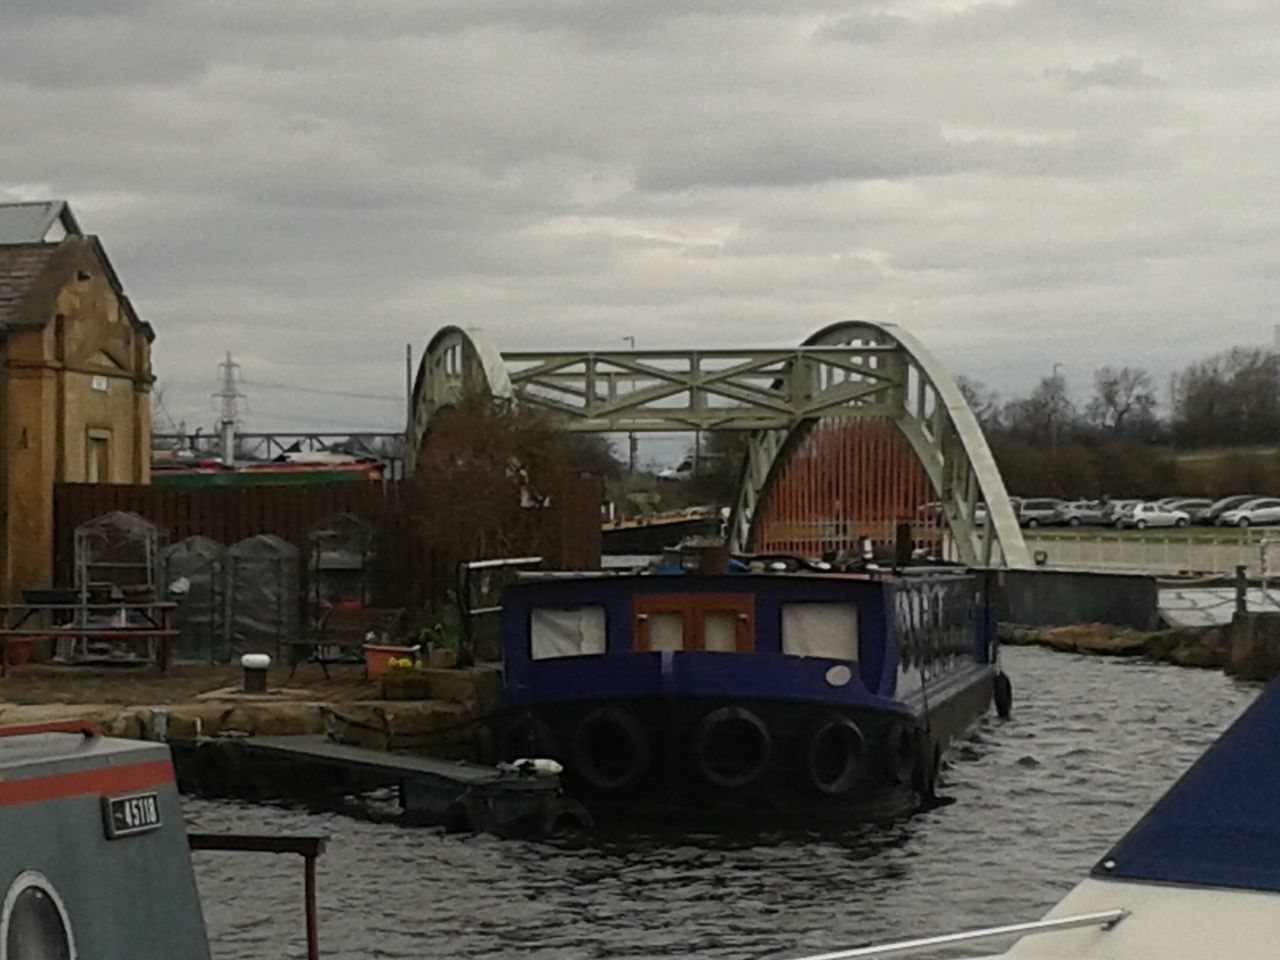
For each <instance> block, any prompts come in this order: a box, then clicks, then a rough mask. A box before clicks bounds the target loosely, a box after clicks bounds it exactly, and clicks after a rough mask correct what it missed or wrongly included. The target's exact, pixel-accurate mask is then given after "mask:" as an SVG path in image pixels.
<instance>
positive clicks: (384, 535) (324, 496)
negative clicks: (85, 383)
mask: <svg viewBox="0 0 1280 960" xmlns="http://www.w3.org/2000/svg"><path fill="white" fill-rule="evenodd" d="M409 490H410V488H409V487H408V486H407V485H405V484H402V483H397V482H387V483H374V482H351V483H329V484H317V485H315V486H306V485H298V484H291V485H287V486H270V485H263V486H248V487H150V486H134V485H128V484H104V483H63V484H58V485H57V486H56V487H55V489H54V578H55V583H58V584H71V583H73V582H74V579H75V530H76V527H78V526H79V525H80V524H82V523H85V522H86V521H88V520H92V519H95V518H97V517H100V516H102V515H103V514H105V513H110V512H111V511H113V510H127V511H130V512H133V513H136V514H138V515H140V516H142V517H144V518H145V519H147V520H149V521H151V522H152V523H154V524H156V526H158V527H159V528H160V529H161V531H162V535H163V537H164V540H165V542H167V543H175V542H177V541H179V540H184V539H186V538H187V537H190V536H193V535H196V534H200V535H202V536H206V537H209V538H211V539H213V540H217V541H219V542H220V543H224V544H226V545H228V546H230V545H232V544H235V543H236V542H238V541H240V540H243V539H244V538H245V537H250V536H254V535H257V534H263V533H270V534H274V535H276V536H278V537H280V538H282V539H284V540H287V541H289V542H290V543H292V544H293V545H294V546H296V547H297V548H298V550H299V552H300V553H301V556H302V558H303V559H302V564H301V567H302V576H303V586H304V595H305V583H306V557H307V553H308V536H309V534H310V532H311V530H312V529H313V528H314V527H316V526H317V525H318V524H319V523H320V522H321V521H323V520H325V519H327V518H329V517H332V516H334V515H336V514H342V513H348V514H352V515H354V516H358V517H361V518H362V519H364V520H366V521H368V522H369V523H371V524H372V525H373V526H374V529H375V531H376V533H377V542H378V544H379V546H378V569H377V570H376V571H375V575H376V579H377V581H378V584H379V586H380V588H381V589H380V590H379V591H378V592H379V593H381V594H382V596H381V597H380V602H383V603H386V604H388V605H394V606H407V607H413V608H418V609H421V608H425V607H430V606H433V605H434V603H435V602H436V601H438V600H439V599H441V598H442V597H443V594H444V591H445V590H446V589H448V588H449V587H451V586H452V585H453V583H454V580H453V578H454V568H455V566H456V562H457V561H458V560H461V559H473V558H472V557H469V556H467V550H466V548H465V546H464V545H459V549H458V552H457V555H456V556H451V557H444V556H441V555H434V556H433V555H429V554H428V551H427V550H426V548H425V547H424V546H423V542H422V541H423V539H424V538H423V537H421V536H418V535H416V534H417V531H416V530H415V526H416V525H419V524H424V523H429V522H430V519H429V518H421V517H417V516H415V514H414V511H413V510H412V509H411V504H410V503H409V502H408V500H409ZM599 503H600V482H599V480H598V478H595V477H587V476H583V477H577V476H575V477H571V478H569V479H568V480H567V481H566V483H565V486H564V487H563V489H562V491H561V495H560V496H559V497H558V498H557V502H556V503H554V504H553V508H552V509H550V510H548V511H547V518H546V522H547V525H548V527H549V528H550V529H547V530H546V531H545V535H544V536H543V537H542V538H541V540H542V547H543V549H544V551H545V552H544V555H545V556H546V557H547V560H548V564H547V565H548V566H550V567H552V568H560V569H580V570H581V569H594V568H597V567H598V566H599V563H600V520H599Z"/></svg>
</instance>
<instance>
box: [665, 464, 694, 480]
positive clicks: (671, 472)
mask: <svg viewBox="0 0 1280 960" xmlns="http://www.w3.org/2000/svg"><path fill="white" fill-rule="evenodd" d="M692 476H693V461H692V460H682V461H681V462H680V466H678V467H664V468H663V469H661V470H659V471H658V479H659V480H688V479H689V478H690V477H692Z"/></svg>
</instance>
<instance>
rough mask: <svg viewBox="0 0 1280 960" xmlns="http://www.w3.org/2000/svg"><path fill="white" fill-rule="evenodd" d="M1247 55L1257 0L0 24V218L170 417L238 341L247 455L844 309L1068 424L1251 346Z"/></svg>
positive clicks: (323, 5) (496, 8) (201, 394)
mask: <svg viewBox="0 0 1280 960" xmlns="http://www.w3.org/2000/svg"><path fill="white" fill-rule="evenodd" d="M1277 41H1280V5H1278V4H1276V3H1274V2H1273V0H1215V2H1214V3H1206V2H1203V0H1007V2H978V3H974V2H965V0H956V2H935V0H879V2H863V0H841V2H835V0H616V2H611V0H367V2H356V0H270V2H262V0H217V2H209V0H78V2H77V0H4V2H3V4H2V5H0V197H2V198H12V199H30V198H45V197H60V198H68V199H70V200H71V201H72V204H73V207H74V209H75V210H76V211H77V213H78V215H79V218H80V221H81V224H82V226H84V228H85V229H86V230H88V231H90V232H94V233H97V234H99V235H100V236H101V237H102V238H103V240H104V242H105V244H106V247H107V250H108V252H109V254H110V255H111V257H112V258H113V260H114V262H115V264H116V267H117V269H118V270H119V272H120V274H121V275H122V277H123V279H124V283H125V286H126V289H127V290H128V292H129V293H130V294H131V296H132V298H133V300H134V302H135V304H136V306H137V308H138V310H139V312H140V313H141V315H142V316H143V317H144V318H145V319H146V320H148V321H150V322H151V324H152V325H153V326H154V327H155V328H156V331H157V334H158V340H157V343H156V358H155V370H156V373H157V375H158V377H159V379H160V384H161V386H162V387H163V390H164V399H165V405H166V407H167V408H168V410H169V411H170V412H171V413H172V415H173V416H174V417H175V418H178V419H185V420H187V421H188V423H189V424H191V423H195V422H200V421H202V420H208V419H210V418H211V412H210V411H211V407H210V402H209V398H208V395H209V393H210V392H211V391H212V390H213V389H214V388H215V383H214V379H215V374H216V365H217V362H218V360H219V359H220V357H221V355H222V354H223V353H224V352H225V351H227V350H230V351H232V352H233V353H234V354H235V356H236V359H237V360H238V361H239V362H240V363H241V364H242V366H243V375H244V379H245V381H246V384H247V385H246V387H245V391H246V392H247V393H248V394H249V395H250V409H249V412H248V413H247V414H246V417H245V419H246V422H247V425H248V426H250V427H251V428H257V429H269V428H285V427H299V428H313V427H314V428H318V427H321V426H331V427H334V428H347V427H376V426H382V425H386V426H388V427H398V426H400V425H401V424H402V422H403V419H402V413H401V407H400V406H399V405H398V404H397V402H396V400H395V398H396V397H397V396H402V395H403V390H404V387H403V382H404V372H403V369H404V348H405V344H406V343H412V344H414V345H415V348H420V347H421V346H422V345H424V344H425V343H426V341H427V340H428V339H429V338H430V336H431V333H432V332H433V331H434V330H435V329H436V328H437V327H438V326H440V325H441V324H445V323H458V324H462V325H464V326H480V327H484V328H486V329H487V331H488V332H489V333H490V335H491V336H492V337H493V339H494V340H495V341H496V342H497V343H498V344H499V346H501V347H505V348H511V349H515V348H526V349H528V348H539V347H547V348H559V347H582V348H587V347H596V348H617V347H619V346H621V344H622V338H624V337H627V336H634V337H635V338H636V340H637V342H638V343H639V345H641V346H645V347H662V346H698V345H720V344H734V345H739V344H742V345H746V344H752V345H757V344H758V345H778V344H794V343H797V342H798V341H799V340H801V339H802V338H803V337H804V336H805V335H807V334H808V333H809V332H811V331H813V330H814V329H816V328H817V327H819V326H822V325H824V324H827V323H829V322H831V321H833V320H837V319H841V318H848V317H866V318H871V319H878V320H887V321H892V322H895V323H898V324H901V325H903V326H906V327H908V328H909V329H910V330H912V331H913V332H914V333H915V334H917V335H918V336H919V337H921V338H922V339H923V340H924V341H925V342H926V343H927V344H929V345H930V346H931V347H932V348H933V349H934V351H935V352H936V353H937V354H938V355H939V356H940V357H941V358H942V359H943V361H944V362H945V363H946V365H947V366H948V367H949V368H950V369H951V370H953V371H954V372H964V373H968V374H970V375H974V376H977V377H980V378H982V379H984V380H986V381H988V382H989V383H990V384H992V385H993V386H995V387H997V388H999V389H1000V390H1001V391H1002V392H1003V393H1005V394H1006V395H1009V394H1013V393H1017V392H1020V391H1025V390H1027V389H1028V388H1029V387H1030V386H1031V385H1032V384H1033V383H1034V381H1035V380H1036V379H1037V378H1038V377H1039V376H1042V375H1044V374H1046V373H1048V372H1049V370H1050V369H1051V368H1052V365H1053V364H1054V363H1055V362H1061V363H1063V364H1064V372H1065V373H1066V375H1067V376H1068V378H1069V379H1070V380H1071V381H1072V385H1073V388H1074V389H1075V390H1076V391H1077V393H1078V394H1083V393H1085V391H1086V389H1087V384H1088V381H1089V378H1090V375H1091V372H1092V370H1093V369H1094V368H1096V367H1097V366H1099V365H1101V364H1104V363H1110V364H1140V365H1143V366H1147V367H1149V368H1150V369H1151V370H1152V371H1153V372H1156V373H1158V374H1160V375H1162V376H1163V375H1164V374H1166V373H1167V372H1168V371H1169V370H1171V369H1176V368H1178V367H1180V366H1182V365H1184V364H1186V363H1187V362H1189V361H1191V360H1194V359H1197V358H1200V357H1202V356H1205V355H1207V354H1209V353H1212V352H1216V351H1218V350H1220V349H1224V348H1226V347H1229V346H1231V345H1232V344H1235V343H1254V344H1261V343H1268V342H1270V340H1271V337H1272V325H1273V324H1274V323H1275V322H1277V321H1280V316H1277V314H1276V311H1274V310H1273V309H1272V305H1273V303H1274V302H1275V301H1276V299H1277V294H1278V293H1280V270H1278V269H1277V267H1276V264H1277V262H1278V261H1280V204H1277V203H1276V202H1275V197H1276V195H1277V192H1278V191H1277V189H1276V187H1277V178H1278V177H1280V173H1278V171H1280V163H1278V162H1277V156H1278V154H1280V150H1278V148H1280V57H1277V56H1276V48H1277ZM255 384H257V385H256V386H255ZM271 385H285V386H289V385H294V386H303V387H309V388H311V389H313V390H335V391H344V392H348V393H352V394H360V395H367V396H366V397H354V396H353V397H335V396H331V395H328V394H324V393H307V394H303V393H291V392H289V391H287V390H282V389H280V386H271Z"/></svg>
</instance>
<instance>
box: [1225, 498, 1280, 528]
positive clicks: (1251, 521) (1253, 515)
mask: <svg viewBox="0 0 1280 960" xmlns="http://www.w3.org/2000/svg"><path fill="white" fill-rule="evenodd" d="M1269 523H1280V500H1277V499H1276V498H1274V497H1260V498H1259V499H1257V500H1250V501H1248V502H1247V503H1244V504H1241V505H1240V506H1238V507H1236V508H1235V509H1234V510H1224V511H1223V512H1222V513H1221V514H1219V516H1218V520H1217V524H1218V526H1220V527H1260V526H1263V525H1265V524H1269Z"/></svg>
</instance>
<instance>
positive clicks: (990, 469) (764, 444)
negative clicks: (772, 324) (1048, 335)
mask: <svg viewBox="0 0 1280 960" xmlns="http://www.w3.org/2000/svg"><path fill="white" fill-rule="evenodd" d="M804 343H805V346H833V345H840V346H845V347H848V348H850V349H851V351H852V355H851V360H852V361H853V362H852V363H851V365H850V368H847V369H845V370H844V371H840V370H828V371H826V372H825V373H823V374H820V375H819V376H817V377H816V378H815V379H814V382H813V383H812V388H813V389H815V390H818V391H821V390H827V389H830V388H831V386H832V383H831V382H830V378H835V379H841V378H843V379H844V381H845V383H846V384H848V383H857V384H862V385H864V386H865V389H864V390H860V391H856V392H853V393H852V396H851V399H849V400H848V401H847V402H846V403H844V405H843V406H842V407H841V408H840V409H838V410H834V411H828V412H827V413H826V414H824V416H823V417H822V418H817V417H811V418H805V419H801V420H798V421H796V422H794V423H792V424H790V425H789V426H786V427H783V428H779V429H768V430H755V431H753V432H752V433H751V437H750V440H749V442H748V445H747V454H746V457H745V462H744V464H743V472H742V480H741V484H740V486H739V490H738V496H737V500H736V502H735V504H734V509H733V513H732V515H731V518H730V527H729V545H730V547H731V548H732V549H735V550H740V551H746V550H750V549H752V548H753V547H757V546H759V545H761V542H762V541H763V540H765V539H766V538H765V536H764V535H765V533H766V531H765V530H764V529H763V526H764V522H765V521H766V519H767V514H768V512H769V511H768V506H769V499H770V496H771V495H774V494H776V493H778V491H779V488H780V486H781V484H782V482H783V476H782V474H783V470H784V468H785V467H786V466H787V465H788V463H789V462H790V459H791V458H792V457H794V456H797V455H799V454H800V453H801V452H802V450H803V446H804V443H805V441H806V440H807V439H809V438H810V437H811V436H812V434H813V431H814V430H815V428H817V427H818V426H819V424H820V423H826V422H830V421H831V420H832V419H837V418H839V419H845V420H851V421H854V422H857V421H859V420H862V421H869V420H880V421H882V422H888V423H891V424H892V425H893V426H894V427H895V428H896V431H897V434H898V435H899V436H900V437H901V438H902V439H903V440H905V441H906V444H907V445H908V446H909V448H910V451H911V453H912V454H913V455H914V459H915V461H916V462H917V463H918V464H919V465H920V467H921V468H923V471H924V474H925V476H926V477H927V479H928V483H929V485H930V486H931V487H932V489H933V491H934V495H935V496H936V498H937V501H938V503H939V505H940V512H941V516H942V519H943V520H945V525H946V527H947V530H948V532H949V534H950V537H951V542H952V543H953V544H954V549H955V552H956V554H957V559H959V560H961V561H963V562H965V563H968V564H971V565H974V566H992V565H998V566H1012V567H1025V566H1029V563H1030V561H1029V557H1028V555H1027V548H1026V544H1025V542H1024V541H1023V539H1022V531H1021V529H1020V528H1019V526H1018V522H1017V518H1016V517H1015V516H1014V513H1013V507H1012V504H1011V503H1010V502H1009V497H1008V494H1007V492H1006V490H1005V487H1004V480H1003V479H1002V478H1001V476H1000V471H999V469H998V468H997V467H996V464H995V459H994V457H993V456H992V455H991V450H990V448H989V447H988V446H987V442H986V439H985V438H984V437H983V435H982V429H981V428H980V427H979V426H978V422H977V419H976V418H975V417H974V415H973V411H972V410H971V409H970V408H969V404H968V402H967V401H966V400H965V399H964V395H963V394H961V393H960V389H959V387H957V386H956V383H955V381H954V380H953V379H952V378H951V376H950V375H949V374H948V373H947V371H946V369H945V368H944V367H943V366H942V364H941V363H940V362H939V361H938V360H937V359H936V358H935V357H934V356H933V355H932V354H931V353H930V352H929V351H928V349H927V348H926V347H925V346H924V345H923V344H922V343H921V342H920V341H919V340H917V339H916V338H915V337H914V336H912V335H911V334H910V333H908V332H907V331H905V330H903V329H902V328H900V327H898V326H896V325H894V324H887V323H874V322H871V321H866V320H852V321H843V322H840V323H834V324H832V325H830V326H828V327H824V328H823V329H821V330H819V331H817V332H816V333H814V334H813V335H812V336H810V337H809V338H808V339H807V340H805V342H804ZM854 367H856V368H858V369H856V370H855V369H853V368H854ZM979 504H983V505H984V508H985V510H986V519H985V521H982V520H981V519H980V518H979V516H978V505H979ZM913 519H917V520H918V519H919V518H918V517H916V518H913Z"/></svg>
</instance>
